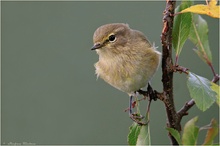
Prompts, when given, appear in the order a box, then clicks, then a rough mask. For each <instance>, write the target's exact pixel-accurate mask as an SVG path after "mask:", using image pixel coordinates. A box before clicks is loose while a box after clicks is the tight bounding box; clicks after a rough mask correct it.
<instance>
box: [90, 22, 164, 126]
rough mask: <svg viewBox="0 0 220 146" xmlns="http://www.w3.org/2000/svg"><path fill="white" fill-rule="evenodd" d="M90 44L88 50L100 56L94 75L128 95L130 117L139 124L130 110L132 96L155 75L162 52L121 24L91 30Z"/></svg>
mask: <svg viewBox="0 0 220 146" xmlns="http://www.w3.org/2000/svg"><path fill="white" fill-rule="evenodd" d="M93 43H94V45H93V47H92V48H91V50H96V52H97V54H98V55H99V61H98V62H97V63H96V64H95V68H96V74H97V76H98V77H100V78H102V79H103V80H104V81H105V82H107V83H108V84H110V85H111V86H113V87H115V88H117V89H118V90H121V91H123V92H126V93H127V94H128V95H129V96H130V100H129V116H130V118H131V119H132V120H133V121H135V122H137V123H138V121H139V120H137V116H134V114H133V113H132V98H133V96H135V95H136V93H137V92H138V91H141V90H140V89H141V88H143V87H145V86H146V85H147V84H148V83H149V81H150V80H151V78H152V77H153V75H154V74H155V72H156V70H157V68H158V66H159V64H160V58H161V53H160V52H158V51H157V50H156V48H155V47H154V46H152V45H151V43H150V42H149V41H148V39H147V38H146V37H145V35H144V34H143V33H142V32H140V31H137V30H133V29H131V28H130V27H129V25H128V24H124V23H112V24H106V25H103V26H100V27H99V28H97V30H96V31H95V32H94V35H93Z"/></svg>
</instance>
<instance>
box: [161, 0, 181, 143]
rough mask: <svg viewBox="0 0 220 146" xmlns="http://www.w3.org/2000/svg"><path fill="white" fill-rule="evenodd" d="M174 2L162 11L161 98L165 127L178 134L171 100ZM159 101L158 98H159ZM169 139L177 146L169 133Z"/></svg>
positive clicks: (179, 127)
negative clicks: (164, 111) (163, 106)
mask: <svg viewBox="0 0 220 146" xmlns="http://www.w3.org/2000/svg"><path fill="white" fill-rule="evenodd" d="M175 3H176V1H175V0H167V5H166V8H165V10H164V17H163V29H162V35H161V43H162V47H163V49H162V52H163V55H162V72H163V75H162V82H163V96H164V97H161V99H162V101H163V102H164V105H165V107H166V113H167V119H168V121H167V122H168V123H167V126H168V127H170V128H174V129H176V130H177V131H179V132H180V130H181V126H180V124H179V123H178V122H177V120H178V118H177V114H176V110H175V105H174V100H173V61H172V28H173V14H174V10H175ZM159 99H160V98H159ZM169 137H170V139H171V142H172V144H173V145H178V142H177V141H176V139H175V138H174V137H173V136H172V135H171V134H170V133H169Z"/></svg>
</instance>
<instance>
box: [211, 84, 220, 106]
mask: <svg viewBox="0 0 220 146" xmlns="http://www.w3.org/2000/svg"><path fill="white" fill-rule="evenodd" d="M211 89H212V90H213V91H215V93H216V103H217V104H218V106H220V95H219V92H220V86H219V85H217V84H215V83H212V82H211Z"/></svg>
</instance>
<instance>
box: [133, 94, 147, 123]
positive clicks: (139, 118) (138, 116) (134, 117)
mask: <svg viewBox="0 0 220 146" xmlns="http://www.w3.org/2000/svg"><path fill="white" fill-rule="evenodd" d="M132 100H133V96H132V95H131V96H130V100H129V117H130V118H131V119H132V120H133V121H134V122H136V123H137V124H139V125H146V124H147V123H144V122H141V121H140V120H141V119H143V118H144V117H143V116H142V115H138V114H137V113H133V112H132V102H133V101H132Z"/></svg>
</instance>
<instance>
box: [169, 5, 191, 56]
mask: <svg viewBox="0 0 220 146" xmlns="http://www.w3.org/2000/svg"><path fill="white" fill-rule="evenodd" d="M192 4H193V2H192V1H182V3H181V5H179V6H178V7H177V8H176V9H175V13H177V12H180V11H182V10H184V9H186V8H188V7H190V6H191V5H192ZM191 23H192V14H191V13H184V14H179V15H176V16H175V17H174V26H173V32H172V36H173V41H172V42H173V47H174V49H175V51H176V56H179V54H180V53H181V50H182V47H183V45H184V43H185V41H186V40H187V39H188V36H189V32H190V27H191Z"/></svg>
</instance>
